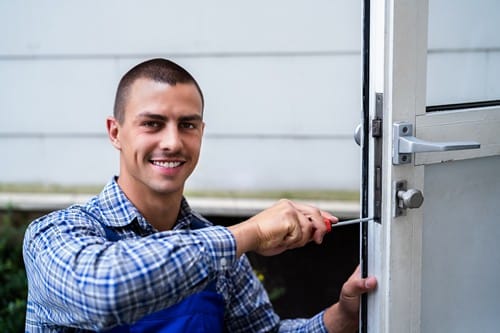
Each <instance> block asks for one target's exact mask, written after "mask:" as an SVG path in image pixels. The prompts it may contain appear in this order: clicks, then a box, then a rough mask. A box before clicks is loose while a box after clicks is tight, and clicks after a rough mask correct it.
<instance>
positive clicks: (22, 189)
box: [0, 183, 359, 201]
mask: <svg viewBox="0 0 500 333" xmlns="http://www.w3.org/2000/svg"><path fill="white" fill-rule="evenodd" d="M103 186H104V184H103V185H72V186H67V185H56V184H35V183H29V184H27V183H23V184H9V183H0V192H14V193H68V194H97V193H99V192H100V191H101V190H102V187H103ZM185 194H186V196H188V197H202V198H236V199H249V198H251V199H280V198H287V199H301V200H332V201H336V200H340V201H359V192H357V191H352V190H317V189H305V190H304V189H297V190H294V189H287V190H262V191H241V190H203V191H197V190H192V191H190V190H187V191H186V193H185Z"/></svg>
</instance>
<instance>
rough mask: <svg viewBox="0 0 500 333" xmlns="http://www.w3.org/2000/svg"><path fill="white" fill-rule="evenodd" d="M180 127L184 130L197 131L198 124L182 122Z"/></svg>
mask: <svg viewBox="0 0 500 333" xmlns="http://www.w3.org/2000/svg"><path fill="white" fill-rule="evenodd" d="M179 127H180V128H183V129H195V128H196V124H194V123H191V122H182V123H180V124H179Z"/></svg>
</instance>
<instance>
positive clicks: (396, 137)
mask: <svg viewBox="0 0 500 333" xmlns="http://www.w3.org/2000/svg"><path fill="white" fill-rule="evenodd" d="M392 147H393V152H392V163H393V164H396V165H397V164H405V163H410V162H411V154H412V153H427V152H436V151H448V150H464V149H478V148H481V144H480V143H479V142H475V141H451V142H432V141H425V140H421V139H419V138H416V137H414V136H413V125H412V124H411V123H407V122H399V123H394V124H393V143H392Z"/></svg>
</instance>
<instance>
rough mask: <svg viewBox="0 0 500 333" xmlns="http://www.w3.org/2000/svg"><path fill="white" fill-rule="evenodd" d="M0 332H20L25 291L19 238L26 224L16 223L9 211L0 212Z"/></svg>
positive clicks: (23, 318)
mask: <svg viewBox="0 0 500 333" xmlns="http://www.w3.org/2000/svg"><path fill="white" fill-rule="evenodd" d="M0 214H2V215H1V219H0V332H23V331H24V320H25V314H26V295H27V291H28V286H27V281H26V274H25V271H24V262H23V257H22V241H23V236H24V231H25V229H26V226H25V225H18V226H16V225H15V224H14V222H13V218H12V215H13V213H12V210H11V209H7V212H6V213H3V212H2V213H0Z"/></svg>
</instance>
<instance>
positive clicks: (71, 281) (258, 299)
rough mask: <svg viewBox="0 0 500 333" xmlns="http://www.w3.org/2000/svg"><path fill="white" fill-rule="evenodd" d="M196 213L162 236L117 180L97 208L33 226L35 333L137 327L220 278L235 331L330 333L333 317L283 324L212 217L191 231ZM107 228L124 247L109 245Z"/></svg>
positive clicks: (30, 321)
mask: <svg viewBox="0 0 500 333" xmlns="http://www.w3.org/2000/svg"><path fill="white" fill-rule="evenodd" d="M195 214H196V213H195V212H193V211H192V210H191V209H190V207H189V206H188V204H187V202H186V201H185V200H184V199H183V201H182V206H181V211H180V214H179V218H178V221H177V223H176V225H175V228H174V229H173V230H171V231H164V232H158V231H157V230H155V229H154V228H153V226H151V224H149V223H148V222H147V221H146V219H145V218H144V217H143V216H142V215H141V214H140V213H139V211H138V210H137V209H136V208H135V207H134V205H133V204H132V203H131V202H130V201H129V200H128V199H127V198H126V196H125V194H124V193H123V192H122V191H121V189H120V187H119V186H118V184H117V183H116V181H115V179H113V180H112V181H111V182H110V183H108V184H107V185H106V187H105V188H104V189H103V191H102V192H101V193H100V195H98V196H96V197H94V198H92V199H91V200H90V201H89V202H88V203H87V204H85V205H74V206H71V207H69V208H67V209H64V210H60V211H56V212H53V213H51V214H49V215H46V216H44V217H41V218H39V219H37V220H35V221H33V223H31V225H30V226H29V227H28V229H27V231H26V235H25V239H24V261H25V266H26V273H27V276H28V285H29V288H28V306H27V313H26V332H61V331H65V330H66V328H65V327H75V328H79V329H82V330H94V331H98V330H102V329H105V328H109V327H112V326H114V325H117V324H124V323H131V322H134V321H136V320H138V319H140V318H141V317H143V316H144V315H146V314H149V313H152V312H156V311H159V310H161V309H164V308H166V307H168V306H170V305H173V304H175V303H177V302H178V301H180V300H182V299H184V298H185V297H187V296H189V295H191V294H193V293H195V292H197V291H200V290H202V289H203V288H204V287H205V286H206V285H207V284H208V283H209V282H210V281H212V280H214V279H216V280H217V291H218V292H219V293H220V294H221V295H222V296H223V297H224V300H225V304H226V310H225V325H226V328H227V331H228V332H270V331H279V332H292V331H293V332H326V329H325V327H324V324H323V320H322V318H323V312H321V313H319V314H318V315H316V316H314V317H313V318H311V319H295V320H282V321H280V319H279V318H278V316H277V315H276V314H275V313H274V311H273V309H272V306H271V303H270V302H269V299H268V297H267V294H266V292H265V290H264V288H263V286H262V284H261V283H260V282H259V280H258V279H257V278H256V276H255V274H254V273H253V270H252V268H251V266H250V263H249V261H248V259H247V258H246V256H242V257H240V258H239V259H238V258H236V243H235V240H234V238H233V236H232V234H231V233H230V232H229V231H228V230H227V229H226V228H224V227H221V226H213V225H211V224H210V223H209V222H208V221H206V220H204V219H203V220H204V221H206V223H207V227H206V228H202V229H197V230H190V228H189V225H190V220H191V219H192V217H193V215H195ZM196 216H198V217H199V215H196ZM101 223H103V224H105V225H107V226H109V227H111V228H114V230H115V231H116V232H117V233H118V234H120V237H121V240H119V241H117V242H110V241H108V240H107V239H106V234H105V230H104V228H103V227H102V225H101ZM68 331H69V329H68Z"/></svg>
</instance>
